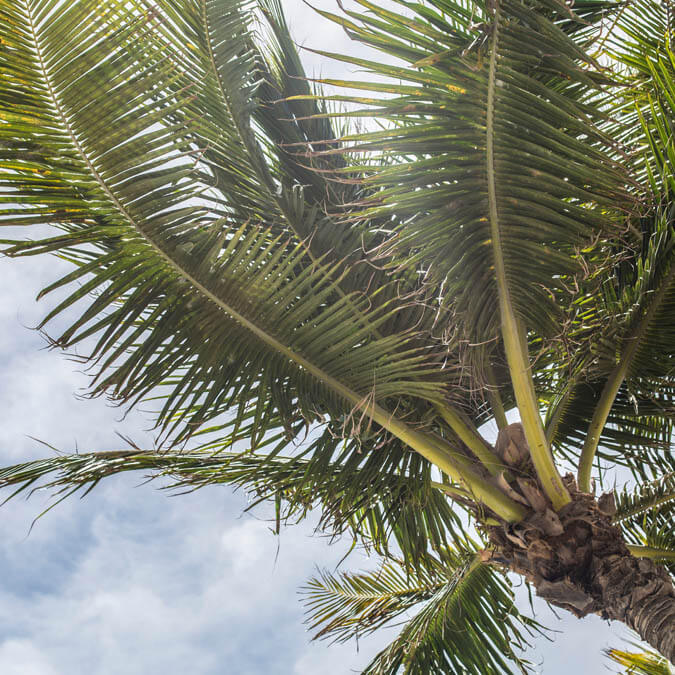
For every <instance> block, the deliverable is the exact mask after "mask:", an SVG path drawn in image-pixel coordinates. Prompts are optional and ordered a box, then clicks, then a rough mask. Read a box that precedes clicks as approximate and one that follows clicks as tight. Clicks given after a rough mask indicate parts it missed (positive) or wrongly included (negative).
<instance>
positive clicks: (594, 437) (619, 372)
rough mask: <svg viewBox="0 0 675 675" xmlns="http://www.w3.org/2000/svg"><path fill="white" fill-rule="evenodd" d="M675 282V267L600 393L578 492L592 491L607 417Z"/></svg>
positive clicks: (582, 452)
mask: <svg viewBox="0 0 675 675" xmlns="http://www.w3.org/2000/svg"><path fill="white" fill-rule="evenodd" d="M673 279H675V265H672V266H671V270H670V272H669V274H668V275H667V276H666V278H665V279H664V280H663V283H662V284H661V286H660V288H659V290H658V291H657V292H656V293H655V294H654V298H653V300H652V303H651V304H650V306H649V308H648V309H647V311H646V312H645V313H644V315H643V316H642V318H641V319H640V321H639V322H638V325H637V326H636V327H635V329H634V330H633V331H632V333H631V335H630V337H629V338H628V339H627V341H626V344H625V346H624V348H623V350H622V352H621V355H620V356H619V359H618V361H617V364H616V366H615V368H614V370H613V371H612V373H611V374H610V376H609V378H608V379H607V382H606V383H605V386H604V387H603V390H602V393H601V394H600V399H599V400H598V403H597V405H596V407H595V411H594V412H593V417H592V419H591V423H590V425H589V427H588V432H587V433H586V440H585V442H584V447H583V448H582V450H581V457H580V459H579V472H578V476H577V481H578V483H579V489H580V490H582V491H584V492H590V491H591V470H592V468H593V459H594V458H595V453H596V452H597V450H598V445H599V444H600V436H601V434H602V430H603V429H604V428H605V424H606V423H607V418H608V417H609V413H610V411H611V410H612V406H613V405H614V400H615V399H616V395H617V394H618V393H619V389H620V388H621V385H622V384H623V381H624V380H625V378H626V375H627V374H628V370H629V368H630V366H631V365H632V362H633V358H634V357H635V355H636V353H637V351H638V348H639V347H640V345H641V344H642V339H643V338H644V336H645V333H646V332H647V329H648V327H649V324H650V322H651V320H652V319H653V318H654V314H655V313H656V311H657V309H658V308H659V306H660V304H661V301H662V300H663V298H664V297H665V296H666V293H667V292H668V290H669V288H670V285H671V283H672V282H673Z"/></svg>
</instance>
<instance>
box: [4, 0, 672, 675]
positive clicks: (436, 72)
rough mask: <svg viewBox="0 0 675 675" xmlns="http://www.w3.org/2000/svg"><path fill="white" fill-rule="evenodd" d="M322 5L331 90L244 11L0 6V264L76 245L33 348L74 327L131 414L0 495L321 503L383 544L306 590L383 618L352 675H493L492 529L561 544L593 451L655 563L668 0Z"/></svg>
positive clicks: (664, 374)
mask: <svg viewBox="0 0 675 675" xmlns="http://www.w3.org/2000/svg"><path fill="white" fill-rule="evenodd" d="M321 13H322V14H323V15H324V17H325V19H326V20H329V21H333V22H337V23H338V24H340V25H341V26H343V27H344V29H345V30H346V31H347V33H348V34H349V36H350V37H352V38H353V39H354V40H356V41H358V42H360V43H363V44H364V45H368V46H370V47H372V48H373V50H374V51H373V56H372V57H371V58H369V59H366V58H362V57H356V56H353V55H349V54H326V55H325V56H326V57H330V58H333V59H338V60H341V61H343V62H346V63H347V64H349V65H351V66H355V67H357V68H358V69H360V70H361V71H363V72H365V73H366V75H365V76H364V77H363V79H362V80H360V81H349V82H346V81H338V80H320V81H310V80H308V79H307V78H306V77H305V74H304V72H303V68H302V65H301V62H300V59H299V56H298V53H297V51H296V48H295V46H294V43H293V41H292V40H291V38H290V35H289V31H288V28H287V26H286V23H285V20H284V17H283V13H282V11H281V7H280V6H279V4H278V3H277V1H276V0H152V1H151V0H110V1H109V2H106V3H100V2H98V0H71V2H68V3H58V2H54V1H53V0H0V43H1V44H2V51H1V52H0V85H1V86H0V202H1V205H0V223H2V224H3V225H7V226H14V227H28V228H29V229H28V230H27V231H28V232H29V235H28V236H27V237H26V238H21V239H15V240H5V242H4V246H5V248H4V252H5V254H6V255H8V256H11V257H20V256H32V255H42V254H47V253H48V254H55V255H58V256H60V257H61V258H63V259H65V260H67V261H69V262H70V263H71V264H72V272H70V273H69V274H67V275H66V276H64V277H62V278H60V279H58V280H56V281H54V283H52V284H51V285H50V286H49V287H47V288H46V289H44V291H43V293H42V295H47V296H48V295H49V294H50V293H51V292H53V291H56V290H60V291H63V290H64V289H68V294H67V295H66V296H65V299H63V300H61V301H60V302H59V303H58V304H57V305H56V306H54V307H53V308H52V309H51V310H50V311H49V313H48V314H47V316H46V317H45V320H44V323H43V325H42V326H41V327H44V328H46V329H47V330H48V328H49V325H48V324H49V321H50V320H51V319H53V318H54V317H56V316H57V315H60V314H63V313H64V312H66V311H68V312H71V311H75V310H77V312H78V317H77V318H76V319H75V320H74V321H73V322H72V323H71V324H70V325H69V327H67V329H66V330H64V331H63V332H62V333H61V334H60V335H57V336H54V337H53V345H54V346H55V347H59V348H62V349H73V348H75V347H76V346H77V345H80V344H93V347H92V349H91V351H90V353H89V355H88V363H89V366H90V369H91V373H92V381H91V394H92V395H93V396H97V395H106V396H109V397H111V398H112V399H113V400H115V401H117V402H119V403H120V404H122V405H127V406H129V405H134V404H135V403H137V402H138V401H140V400H144V399H147V398H151V399H152V400H153V401H154V403H155V406H156V409H157V414H156V422H157V429H158V433H159V441H158V447H157V448H156V449H141V448H136V447H128V448H124V449H121V450H120V449H112V450H111V449H103V450H105V451H104V452H98V453H96V452H91V453H84V454H76V455H70V456H50V457H48V458H46V459H44V460H41V461H34V462H28V463H25V464H21V465H18V466H11V467H7V468H5V469H2V470H0V482H1V484H2V485H4V486H6V487H7V488H8V494H9V495H13V494H17V493H19V492H21V491H23V490H25V489H27V488H28V489H29V490H30V489H34V488H36V487H38V486H40V487H47V488H49V489H52V490H54V491H55V492H56V493H57V494H58V495H60V496H61V497H65V496H67V495H69V494H71V493H73V492H76V491H78V490H84V491H86V490H90V489H92V488H93V487H94V486H95V485H96V484H97V483H98V482H99V481H100V480H102V479H103V478H105V477H107V476H109V475H111V474H114V473H117V472H121V471H136V470H137V471H143V472H145V473H149V474H150V475H169V476H171V477H173V479H174V482H175V485H176V486H181V487H190V488H192V487H200V486H202V485H207V484H213V483H227V484H232V485H239V486H243V487H245V488H246V489H247V490H249V491H250V492H251V494H252V495H254V497H255V499H256V500H272V501H273V502H274V503H275V504H276V506H277V518H278V525H279V524H280V523H281V522H282V521H284V520H287V519H299V518H302V517H303V516H304V515H305V514H306V513H307V512H308V510H309V509H311V508H315V507H318V508H319V509H320V512H321V526H322V528H323V529H324V530H325V531H327V532H330V533H337V534H346V535H348V536H350V537H353V539H354V541H355V543H356V544H358V545H363V546H366V547H367V548H368V549H369V550H371V551H373V552H374V554H377V555H379V556H381V557H382V559H383V563H382V568H381V570H380V571H379V572H378V573H376V574H365V575H351V574H344V575H342V576H338V577H332V576H329V575H324V576H322V577H320V578H317V579H314V580H312V581H310V582H309V583H308V586H307V588H306V594H307V602H308V611H309V621H310V623H311V624H312V625H313V627H314V629H315V630H316V631H317V633H318V635H319V636H321V637H331V638H334V639H338V640H343V639H347V638H349V637H351V636H354V635H357V636H358V635H361V634H364V633H368V632H370V631H372V630H375V629H376V628H378V627H379V626H381V625H383V624H384V623H386V622H388V621H390V620H392V619H395V618H397V617H401V616H402V615H404V614H406V615H407V616H409V613H410V612H413V613H414V614H413V616H412V618H410V619H409V620H408V621H407V622H406V623H405V624H404V627H403V628H402V630H401V632H400V634H399V636H398V637H397V638H396V639H395V640H394V642H393V643H392V644H391V646H390V647H388V648H387V649H386V650H385V651H384V652H382V653H381V654H380V655H378V657H377V658H376V659H375V660H374V661H373V663H372V664H371V665H370V666H369V667H368V669H367V671H366V672H368V673H395V672H400V671H401V669H403V670H404V671H405V672H409V673H430V672H439V673H444V672H447V673H456V672H470V673H492V672H516V671H519V670H522V669H523V668H526V667H527V664H526V663H525V662H524V661H523V660H522V658H521V653H520V651H519V649H518V646H519V645H522V644H524V642H525V640H526V639H528V637H529V636H530V635H534V634H536V632H537V631H538V630H539V626H538V625H537V624H536V623H534V622H533V621H532V620H530V619H528V618H527V617H525V616H523V615H521V614H520V613H519V612H518V611H517V610H516V609H515V608H514V605H513V596H512V593H511V590H510V585H509V580H508V578H507V577H506V576H505V575H504V569H506V568H508V567H511V568H513V569H518V568H517V564H516V562H514V559H500V558H499V555H500V551H499V550H498V549H499V547H498V546H497V545H496V544H495V542H496V541H497V540H498V537H497V535H496V534H495V532H496V530H499V531H500V532H502V533H506V534H505V535H503V536H511V537H513V538H515V539H518V537H519V536H520V535H518V536H516V534H514V532H515V531H516V530H514V529H513V528H516V529H517V528H518V527H520V526H522V524H523V523H529V524H532V523H533V522H535V526H534V529H535V530H537V531H538V532H544V534H545V535H546V536H560V532H559V531H558V530H557V529H556V528H557V527H558V526H560V527H562V526H561V525H560V518H562V515H561V516H560V518H559V516H558V515H556V514H564V513H569V511H570V509H571V506H570V505H573V504H574V503H576V501H575V500H576V499H577V497H576V495H577V494H580V493H582V494H588V493H591V492H592V491H593V489H594V483H595V482H600V481H601V480H602V479H603V476H604V475H605V472H606V471H607V470H608V469H611V468H612V467H616V466H620V467H624V468H625V470H628V471H629V472H630V474H631V475H632V476H633V478H634V483H635V487H632V488H630V489H626V490H625V491H623V492H622V491H617V492H616V494H615V496H614V501H615V502H616V510H615V509H614V508H605V507H604V506H602V504H600V502H598V503H599V504H600V507H599V511H598V513H602V514H610V515H612V514H613V515H612V517H613V522H614V524H615V525H617V526H618V527H620V528H621V531H622V533H623V537H624V540H625V544H627V545H628V547H629V549H628V550H630V552H631V553H632V554H633V555H636V556H643V557H644V559H645V560H654V561H656V562H658V564H659V565H660V566H661V568H663V564H665V565H666V566H669V569H670V572H671V574H672V573H673V571H674V567H673V565H674V564H675V563H674V561H675V532H674V531H673V528H672V523H673V516H674V515H675V511H674V508H675V507H674V505H675V484H674V483H673V476H674V475H675V460H674V459H673V455H672V452H671V445H670V444H671V439H672V434H673V421H674V411H675V407H674V399H675V380H674V379H673V367H674V364H675V349H674V347H675V311H674V310H675V264H674V263H673V257H674V253H675V246H674V243H675V236H674V235H675V232H674V230H673V214H674V208H675V206H674V204H675V202H674V201H673V190H674V188H675V182H674V181H675V179H674V178H673V175H674V174H673V170H672V168H673V164H675V145H674V143H673V135H674V131H673V128H672V119H673V114H674V113H675V54H674V53H673V52H672V51H671V43H670V37H671V31H672V28H671V8H670V6H669V5H661V4H657V3H655V2H652V1H651V0H633V1H631V2H620V1H615V0H577V2H576V3H574V4H573V5H570V4H566V3H563V2H561V1H560V0H485V1H483V0H424V1H423V2H414V1H409V0H392V3H391V4H390V5H388V6H387V7H383V6H381V5H380V4H379V3H371V2H369V0H355V4H354V7H353V8H345V9H343V10H340V9H338V8H336V10H335V12H334V13H333V12H324V11H322V12H321ZM322 87H329V90H330V91H331V92H337V93H331V94H330V95H329V94H327V93H326V91H328V89H322ZM354 120H361V121H362V122H361V125H360V126H359V125H357V124H355V123H354ZM369 120H374V121H375V124H373V123H372V122H370V121H369ZM43 224H49V225H51V226H53V227H52V230H51V232H50V233H49V234H48V235H46V236H42V237H40V238H32V235H31V234H30V233H31V232H32V230H31V229H30V227H32V226H36V225H43ZM92 340H93V343H92ZM507 414H509V417H510V419H519V420H520V422H521V423H522V439H521V440H518V439H519V438H520V437H519V436H517V434H518V433H520V432H519V431H518V430H519V429H520V427H518V428H517V429H516V428H514V427H513V425H511V426H509V425H508V420H507ZM489 422H494V423H496V425H497V426H498V427H499V429H500V430H501V431H500V439H499V441H498V442H497V443H496V444H495V445H494V446H493V445H492V444H491V443H489V442H488V441H487V440H486V439H485V437H484V436H483V434H482V431H481V430H482V428H484V425H486V424H487V423H489ZM514 434H515V435H514ZM92 450H94V449H92ZM563 463H565V464H566V466H572V467H574V468H575V469H576V470H577V471H578V475H577V481H576V482H577V483H578V488H579V491H578V492H577V491H576V484H574V481H572V479H571V478H564V477H563V476H562V475H561V471H560V467H561V466H562V465H563ZM12 490H13V492H12ZM614 511H615V512H614ZM534 512H536V514H535V516H536V517H537V518H539V520H536V519H535V520H533V518H535V516H533V515H532V514H533V513H534ZM542 513H543V514H544V515H545V519H546V518H547V519H548V520H547V521H546V522H547V523H548V525H546V524H544V525H541V521H542V517H543V516H542V517H540V516H541V514H542ZM537 514H538V515H537ZM598 517H600V516H598ZM602 517H605V516H602ZM607 517H608V516H607ZM536 522H539V523H540V524H539V525H536ZM608 522H609V521H608ZM608 527H609V525H608ZM537 528H539V529H537ZM563 529H565V528H564V527H563ZM552 533H557V534H552ZM500 536H502V535H500ZM495 537H497V539H495ZM540 541H541V540H540ZM622 550H624V549H622ZM626 555H628V554H627V552H626ZM518 564H520V563H518ZM650 564H651V563H650ZM514 565H515V567H514ZM640 569H641V570H642V571H643V572H644V574H649V575H654V574H661V572H656V571H654V570H656V569H657V568H656V566H653V567H649V565H647V566H646V567H644V570H643V568H642V567H641V568H640ZM659 578H661V577H659ZM661 579H662V578H661ZM528 580H529V581H531V582H533V583H534V581H535V580H534V578H528ZM659 583H661V584H662V585H663V584H665V583H666V582H665V581H663V580H662V581H661V582H659ZM536 585H537V584H536V583H535V586H536ZM663 588H666V587H665V586H663ZM670 588H671V589H672V586H671V587H670ZM664 597H665V596H664ZM668 597H671V596H668ZM567 600H569V598H566V599H565V602H567ZM663 602H665V600H664V601H663ZM564 604H565V603H563V605H564ZM568 604H569V603H568ZM593 611H600V609H599V608H598V607H596V606H595V605H594V609H593ZM663 611H664V612H665V614H664V616H665V617H666V619H667V618H668V617H669V616H671V614H673V612H675V610H673V609H672V603H671V606H670V609H668V607H666V606H665V605H664V610H663ZM668 612H670V613H671V614H668ZM673 616H675V614H673ZM663 625H664V626H666V630H667V625H668V624H665V623H664V624H663ZM643 637H644V636H643ZM652 639H653V636H652Z"/></svg>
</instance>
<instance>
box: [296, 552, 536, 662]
mask: <svg viewBox="0 0 675 675" xmlns="http://www.w3.org/2000/svg"><path fill="white" fill-rule="evenodd" d="M466 547H468V548H466ZM304 594H305V596H306V605H307V612H308V619H307V621H308V623H309V624H310V627H312V628H315V629H319V630H318V632H317V637H319V638H325V639H332V640H334V641H337V642H342V641H345V640H348V639H350V638H352V637H354V636H357V637H358V636H361V635H367V634H369V633H370V632H372V631H374V630H377V629H378V628H381V627H382V626H385V625H387V624H388V623H389V622H391V621H393V620H395V619H397V618H402V617H403V618H404V617H405V615H406V614H407V613H408V612H409V611H411V610H415V609H416V610H417V612H416V613H415V615H414V616H413V617H412V618H410V619H409V620H408V621H406V622H405V623H404V625H403V628H402V629H401V630H400V632H399V634H398V636H397V637H396V639H395V640H394V641H393V642H392V643H391V645H390V646H388V647H387V648H386V649H384V650H383V651H382V652H380V653H379V654H378V655H377V656H376V657H375V659H374V660H373V661H372V662H371V663H370V664H369V665H368V666H367V667H366V669H365V671H364V673H372V674H373V675H375V674H376V673H377V674H381V675H383V674H384V673H397V672H401V670H400V669H401V668H403V670H404V672H409V673H419V674H420V675H422V674H423V673H440V672H448V673H454V672H467V673H475V674H476V675H480V674H482V673H488V672H523V668H524V667H525V666H526V665H527V663H526V662H525V661H522V660H521V659H520V658H519V656H518V655H517V654H516V651H517V650H522V649H523V648H524V646H525V645H526V644H527V640H526V634H529V635H530V636H531V635H534V634H536V633H537V632H539V631H540V629H541V627H540V626H539V625H538V624H537V623H536V622H535V621H532V620H531V619H528V618H527V617H525V616H523V615H522V614H520V613H519V612H518V610H517V609H516V608H515V606H514V603H513V595H512V593H511V590H510V588H509V586H508V584H507V583H506V581H505V580H504V579H502V578H501V577H500V576H499V575H498V574H497V573H496V572H494V571H493V570H492V569H490V568H489V566H488V565H485V564H484V563H482V562H481V561H480V558H479V556H478V555H477V554H476V553H475V552H474V553H471V542H468V541H467V542H465V548H464V549H463V550H462V551H461V552H458V553H453V552H450V551H445V552H443V553H442V554H441V555H440V557H439V558H437V559H433V560H431V561H429V563H428V565H427V567H426V569H425V570H424V571H421V572H418V573H413V574H411V573H409V572H408V573H406V571H405V570H404V569H403V568H402V566H400V565H397V564H396V563H393V562H392V563H388V564H386V565H384V566H383V567H382V568H381V569H378V570H375V571H373V572H367V573H361V574H342V575H340V576H339V577H337V576H331V575H329V574H327V573H324V574H322V575H321V576H319V577H317V578H314V579H312V580H310V581H309V583H308V584H307V586H306V587H305V589H304ZM477 597H480V598H481V600H479V601H477Z"/></svg>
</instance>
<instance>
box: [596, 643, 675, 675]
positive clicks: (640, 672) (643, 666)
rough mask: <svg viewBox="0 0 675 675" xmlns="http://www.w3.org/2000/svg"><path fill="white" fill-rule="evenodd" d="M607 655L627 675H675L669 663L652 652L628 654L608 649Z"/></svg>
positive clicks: (619, 650) (620, 650)
mask: <svg viewBox="0 0 675 675" xmlns="http://www.w3.org/2000/svg"><path fill="white" fill-rule="evenodd" d="M636 646H637V645H636ZM606 653H607V656H609V658H610V659H612V661H614V662H615V663H618V664H619V665H620V666H624V667H625V668H626V670H625V671H624V672H625V675H672V673H673V670H672V668H671V667H670V664H669V663H668V661H667V660H666V659H664V658H663V657H662V656H660V655H659V654H656V653H655V652H652V651H648V652H627V651H624V650H622V649H608V650H607V652H606Z"/></svg>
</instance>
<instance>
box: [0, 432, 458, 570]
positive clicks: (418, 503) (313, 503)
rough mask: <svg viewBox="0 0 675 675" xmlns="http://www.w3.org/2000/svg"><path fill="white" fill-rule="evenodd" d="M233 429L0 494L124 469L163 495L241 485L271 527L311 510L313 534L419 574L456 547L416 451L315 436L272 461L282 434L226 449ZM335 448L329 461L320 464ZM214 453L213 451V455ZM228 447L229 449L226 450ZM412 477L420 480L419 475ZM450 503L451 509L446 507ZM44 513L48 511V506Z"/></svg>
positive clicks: (40, 470)
mask: <svg viewBox="0 0 675 675" xmlns="http://www.w3.org/2000/svg"><path fill="white" fill-rule="evenodd" d="M241 435H242V431H241V430H237V431H236V432H235V433H231V434H230V435H229V436H227V435H222V436H221V438H220V439H219V440H218V442H217V444H215V445H210V447H203V448H201V449H197V450H192V451H165V450H155V451H142V450H140V449H139V448H134V447H132V448H129V449H128V450H120V451H115V452H103V453H82V454H75V455H72V454H61V453H58V454H56V455H55V456H53V457H51V458H46V459H40V460H35V461H31V462H26V463H22V464H18V465H14V466H9V467H4V468H3V469H2V470H1V471H0V488H4V489H5V490H9V489H12V488H13V489H14V492H13V493H12V496H14V495H17V494H20V493H23V492H25V491H26V490H29V493H32V492H34V491H36V490H41V491H45V490H46V491H48V492H51V493H52V494H53V495H54V497H55V498H56V501H55V503H54V504H53V505H55V504H57V503H58V502H59V501H61V500H62V499H65V498H66V497H68V496H70V495H72V494H75V493H77V492H81V493H82V494H87V493H88V492H89V491H91V490H92V489H94V487H95V486H96V485H97V484H98V483H99V482H100V481H101V480H104V479H105V478H107V477H109V476H113V475H116V474H119V473H126V472H130V471H136V472H142V473H143V476H144V477H145V478H151V479H155V478H157V477H160V476H164V477H167V478H168V480H169V482H168V483H167V484H166V485H165V486H164V489H169V490H175V491H179V492H182V491H186V490H196V489H199V488H202V487H204V486H206V485H216V484H228V485H232V486H234V487H241V488H243V489H245V490H246V492H247V493H248V495H249V501H250V506H249V508H253V507H255V506H256V505H258V504H259V503H260V502H263V501H267V502H268V503H273V504H276V513H277V527H279V525H280V524H281V523H282V522H283V523H296V522H299V521H301V520H302V519H304V518H305V517H306V516H307V515H308V514H309V513H310V512H311V511H312V510H313V509H315V508H317V507H319V510H320V520H319V525H318V527H319V529H320V530H321V531H323V532H325V533H326V534H328V535H330V536H334V537H337V536H342V535H346V536H349V537H350V538H352V539H353V540H354V543H355V544H359V545H361V546H363V547H366V548H368V549H374V550H375V551H377V552H378V553H379V554H380V555H383V556H391V555H392V551H391V549H392V548H395V549H396V551H397V553H398V554H399V555H403V561H404V564H405V565H407V566H408V567H409V568H415V569H421V568H422V567H423V566H424V564H425V562H426V561H427V560H428V559H429V555H430V554H431V552H432V551H442V550H445V549H446V548H447V547H448V546H450V545H457V543H458V542H464V541H465V540H466V536H467V535H466V531H465V524H464V522H463V519H462V518H460V516H459V515H458V513H457V512H456V511H457V505H456V504H455V505H453V504H452V502H450V501H449V500H448V499H447V498H446V497H445V496H444V494H443V493H441V492H440V491H439V490H438V489H435V488H434V487H432V486H431V482H430V480H429V478H428V476H429V467H428V464H426V463H425V462H424V461H423V460H422V459H421V458H420V457H419V455H417V454H416V453H411V452H409V451H406V450H403V449H402V450H401V453H402V454H403V456H404V461H402V462H401V464H402V467H401V466H399V465H397V464H396V462H395V461H394V457H395V455H393V456H392V455H389V456H386V457H385V462H386V464H385V466H383V461H382V457H381V456H380V455H379V454H378V453H377V452H369V453H368V454H365V453H364V452H363V449H364V447H363V442H361V443H360V444H359V445H358V447H356V443H355V441H353V440H347V441H340V442H339V445H338V443H336V442H335V435H334V434H329V433H325V434H323V435H321V436H319V437H318V438H317V439H316V440H314V441H313V442H312V443H311V444H310V445H309V447H307V448H301V449H300V450H301V451H300V452H299V453H298V454H297V455H295V456H283V455H281V454H279V453H280V452H281V451H282V449H285V448H286V446H287V444H288V443H287V440H286V438H285V436H284V435H283V434H280V435H278V436H276V437H275V436H269V437H267V438H265V439H264V440H263V441H262V442H260V444H259V445H258V447H257V449H256V451H255V452H252V451H241V452H232V449H233V448H234V447H236V445H237V443H239V444H241ZM331 443H332V445H333V446H335V445H338V449H337V450H336V451H335V453H334V457H332V458H331V459H330V460H327V459H326V456H327V455H330V454H331V450H333V448H329V449H326V448H325V447H324V446H325V445H326V444H331ZM216 450H217V452H216ZM228 450H229V451H228ZM419 476H421V477H419ZM453 506H454V508H453ZM50 508H52V507H51V506H50Z"/></svg>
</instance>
